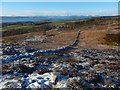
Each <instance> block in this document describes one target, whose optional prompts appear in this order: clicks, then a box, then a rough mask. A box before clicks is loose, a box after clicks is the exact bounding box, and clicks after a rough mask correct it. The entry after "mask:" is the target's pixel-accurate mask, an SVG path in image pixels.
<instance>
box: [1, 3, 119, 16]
mask: <svg viewBox="0 0 120 90" xmlns="http://www.w3.org/2000/svg"><path fill="white" fill-rule="evenodd" d="M117 14H118V3H117V2H2V13H0V15H1V16H80V15H85V16H86V15H92V16H94V15H100V16H111V15H117Z"/></svg>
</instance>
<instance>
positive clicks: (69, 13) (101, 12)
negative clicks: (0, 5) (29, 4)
mask: <svg viewBox="0 0 120 90" xmlns="http://www.w3.org/2000/svg"><path fill="white" fill-rule="evenodd" d="M80 15H86V16H87V15H92V16H95V15H97V16H98V15H99V16H111V15H118V10H98V11H93V12H92V11H91V12H81V11H79V10H74V11H70V10H69V11H68V10H67V11H66V10H61V11H31V10H25V11H22V12H16V13H14V12H11V14H9V12H3V16H80Z"/></svg>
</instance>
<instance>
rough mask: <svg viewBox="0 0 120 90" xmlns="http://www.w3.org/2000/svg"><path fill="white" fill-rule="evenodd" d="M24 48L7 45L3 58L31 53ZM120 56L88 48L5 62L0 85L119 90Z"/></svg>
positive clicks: (5, 86) (10, 86)
mask: <svg viewBox="0 0 120 90" xmlns="http://www.w3.org/2000/svg"><path fill="white" fill-rule="evenodd" d="M22 47H23V46H18V45H16V46H15V45H4V46H3V51H4V52H3V57H4V58H5V57H9V56H15V55H16V54H20V53H25V54H29V53H30V52H28V51H26V50H24V49H25V48H22ZM119 56H120V51H119V50H112V49H111V50H98V49H92V48H89V49H84V50H80V51H77V52H68V51H64V52H60V53H50V54H48V53H44V54H41V55H36V56H32V57H30V56H28V57H24V58H21V59H17V60H13V61H11V62H10V61H8V62H7V61H6V62H3V65H2V74H3V76H2V80H1V83H0V84H1V85H2V88H47V89H52V88H67V89H70V88H71V89H77V90H79V89H80V88H120V73H119V69H120V66H119V64H120V61H119V60H120V57H119ZM11 60H12V59H11Z"/></svg>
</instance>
